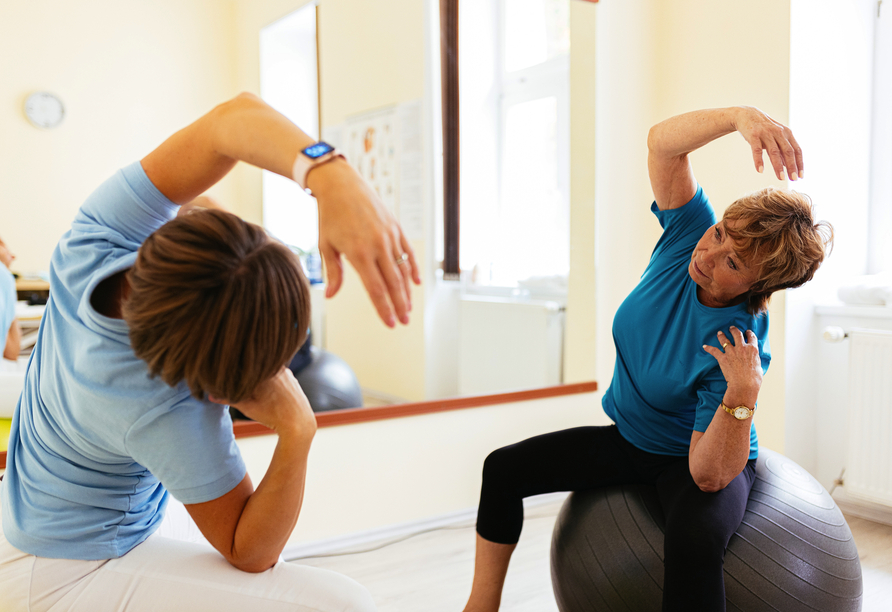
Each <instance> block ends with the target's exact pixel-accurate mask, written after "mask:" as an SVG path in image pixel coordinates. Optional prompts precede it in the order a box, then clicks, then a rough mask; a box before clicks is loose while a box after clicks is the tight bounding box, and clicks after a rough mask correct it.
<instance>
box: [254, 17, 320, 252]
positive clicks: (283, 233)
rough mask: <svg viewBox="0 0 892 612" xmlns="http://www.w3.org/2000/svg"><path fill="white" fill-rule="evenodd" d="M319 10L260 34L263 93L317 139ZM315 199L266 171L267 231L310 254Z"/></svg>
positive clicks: (314, 228)
mask: <svg viewBox="0 0 892 612" xmlns="http://www.w3.org/2000/svg"><path fill="white" fill-rule="evenodd" d="M316 50H317V47H316V6H315V3H310V4H308V5H306V6H304V7H302V8H301V9H299V10H297V11H294V12H293V13H291V14H289V15H287V16H285V17H283V18H282V19H279V20H278V21H276V22H275V23H273V24H271V25H269V26H267V27H265V28H263V29H262V30H261V31H260V95H261V97H262V98H263V99H264V101H266V103H267V104H269V105H270V106H272V107H273V108H275V109H276V110H277V111H279V112H280V113H282V114H283V115H285V116H286V117H288V119H290V120H291V121H293V122H294V123H295V124H297V125H298V126H300V128H301V129H302V130H303V131H304V132H306V133H307V134H308V135H309V136H311V137H312V138H315V139H316V140H318V139H319V70H318V62H317V55H316ZM318 225H319V221H318V215H317V211H316V201H315V200H314V199H313V198H312V197H311V196H309V195H308V194H307V193H306V192H304V191H303V190H302V189H301V188H300V187H298V186H297V184H296V183H294V182H293V181H291V180H289V179H286V178H284V177H282V176H279V175H278V174H274V173H272V172H268V171H266V170H264V171H263V227H264V228H265V229H266V230H267V231H268V232H269V233H270V234H272V235H273V236H275V237H276V238H278V239H279V240H281V241H282V242H284V243H285V244H288V245H290V246H292V247H295V248H297V249H299V250H300V251H302V252H304V253H307V252H310V251H312V250H313V249H315V248H316V247H317V244H318V242H319V234H318V232H319V230H318Z"/></svg>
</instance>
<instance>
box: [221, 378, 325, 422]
mask: <svg viewBox="0 0 892 612" xmlns="http://www.w3.org/2000/svg"><path fill="white" fill-rule="evenodd" d="M233 407H234V408H237V409H238V410H240V411H241V412H242V414H244V415H245V416H246V417H248V418H250V419H253V420H254V421H257V422H258V423H261V424H263V425H266V426H267V427H269V428H270V429H274V430H276V432H277V433H279V434H282V433H294V434H299V435H300V436H302V437H308V438H312V437H313V436H314V435H315V433H316V415H315V414H314V413H313V409H312V407H310V402H309V400H308V399H307V396H306V395H304V392H303V389H301V388H300V385H299V384H298V382H297V379H295V378H294V374H292V373H291V370H289V369H288V368H284V367H283V368H282V369H281V370H280V371H279V373H278V374H276V375H275V376H273V377H272V378H270V379H269V380H267V381H265V382H263V383H261V384H260V386H259V387H257V390H256V391H255V392H254V394H253V395H252V396H251V397H250V398H249V399H247V400H243V401H241V402H239V403H238V404H234V405H233Z"/></svg>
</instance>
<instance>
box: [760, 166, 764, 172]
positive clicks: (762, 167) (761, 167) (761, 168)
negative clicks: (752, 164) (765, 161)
mask: <svg viewBox="0 0 892 612" xmlns="http://www.w3.org/2000/svg"><path fill="white" fill-rule="evenodd" d="M764 169H765V167H764V166H759V174H761V173H762V170H764Z"/></svg>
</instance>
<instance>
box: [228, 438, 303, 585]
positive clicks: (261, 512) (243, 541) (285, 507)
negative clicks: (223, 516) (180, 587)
mask: <svg viewBox="0 0 892 612" xmlns="http://www.w3.org/2000/svg"><path fill="white" fill-rule="evenodd" d="M311 442H312V436H311V435H306V434H295V435H287V436H283V435H280V437H279V441H278V443H277V444H276V450H275V452H274V453H273V458H272V461H271V462H270V465H269V468H268V469H267V471H266V475H265V476H264V477H263V480H262V481H261V482H260V484H259V485H258V486H257V489H256V490H255V491H254V493H253V494H252V495H251V497H250V498H248V503H247V504H246V505H245V508H244V510H243V511H242V514H241V517H240V518H239V521H238V525H237V527H236V531H235V535H234V538H233V543H232V562H233V564H234V565H236V566H237V567H239V568H240V569H242V570H244V571H251V572H261V571H264V570H266V569H268V568H270V567H272V566H273V565H275V563H276V561H277V560H278V558H279V555H280V554H281V553H282V550H283V549H284V548H285V544H286V542H287V541H288V538H289V537H290V536H291V532H292V531H293V530H294V526H295V525H296V524H297V518H298V515H299V514H300V509H301V505H302V503H303V496H304V486H305V483H306V474H307V456H308V454H309V451H310V444H311Z"/></svg>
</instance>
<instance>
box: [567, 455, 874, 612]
mask: <svg viewBox="0 0 892 612" xmlns="http://www.w3.org/2000/svg"><path fill="white" fill-rule="evenodd" d="M663 525H664V520H663V513H662V510H661V508H660V504H659V501H658V498H657V493H656V489H655V488H654V487H652V486H641V485H634V486H633V485H627V486H619V487H606V488H602V489H592V490H588V491H578V492H576V493H572V494H571V495H570V497H568V498H567V501H566V502H564V506H563V508H561V512H560V514H559V516H558V519H557V522H556V524H555V527H554V535H553V537H552V541H551V582H552V586H553V587H554V595H555V598H556V599H557V604H558V608H559V609H560V611H561V612H582V611H585V612H593V611H595V612H597V611H601V610H611V611H620V610H622V611H626V612H652V611H654V610H659V609H660V607H661V601H662V597H663ZM861 593H862V590H861V563H860V561H859V559H858V551H857V549H856V548H855V542H854V540H853V539H852V532H851V531H850V530H849V526H848V524H846V521H845V518H843V515H842V512H840V510H839V508H838V507H837V506H836V503H835V502H834V501H833V498H832V497H830V494H829V493H827V491H826V490H825V489H824V487H822V486H821V485H820V483H819V482H818V481H817V480H815V479H814V478H813V477H812V476H811V475H810V474H809V473H808V472H806V471H805V470H804V469H802V468H801V467H800V466H798V465H797V464H796V463H794V462H793V461H791V460H790V459H787V458H786V457H784V456H783V455H780V454H778V453H775V452H773V451H770V450H768V449H765V448H762V449H760V450H759V459H758V461H757V463H756V480H755V482H754V483H753V489H752V492H751V493H750V497H749V501H748V502H747V505H746V513H745V514H744V517H743V522H742V523H741V525H740V527H739V528H738V529H737V532H736V533H735V534H734V535H733V536H732V537H731V541H730V542H729V543H728V549H727V551H726V553H725V596H726V601H727V609H728V611H729V612H735V611H736V612H761V611H763V610H765V611H769V610H771V611H773V610H776V611H778V612H799V611H808V612H814V611H816V610H819V611H820V612H855V611H857V610H861Z"/></svg>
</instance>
